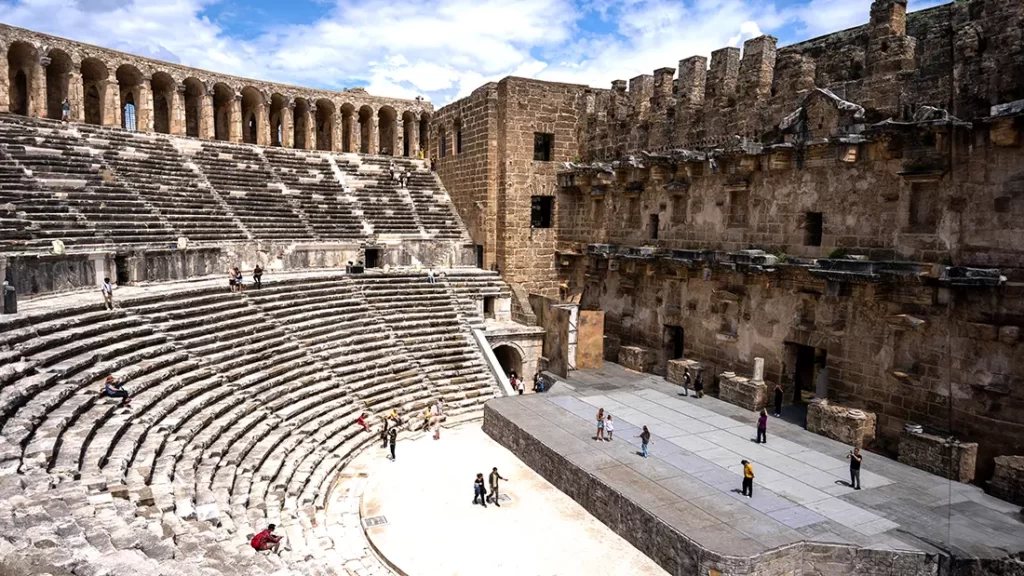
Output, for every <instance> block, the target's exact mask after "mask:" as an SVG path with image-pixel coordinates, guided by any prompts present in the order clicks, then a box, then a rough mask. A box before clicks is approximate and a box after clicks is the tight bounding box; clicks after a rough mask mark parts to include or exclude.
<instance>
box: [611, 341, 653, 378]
mask: <svg viewBox="0 0 1024 576" xmlns="http://www.w3.org/2000/svg"><path fill="white" fill-rule="evenodd" d="M619 364H620V365H621V366H622V367H623V368H629V369H630V370H635V371H637V372H650V371H651V368H652V367H653V366H654V355H653V354H651V351H650V350H648V349H647V348H642V347H640V346H622V347H620V348H619Z"/></svg>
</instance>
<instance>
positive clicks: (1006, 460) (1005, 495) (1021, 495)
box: [988, 456, 1024, 506]
mask: <svg viewBox="0 0 1024 576" xmlns="http://www.w3.org/2000/svg"><path fill="white" fill-rule="evenodd" d="M995 464H996V468H995V472H993V474H992V479H991V480H989V481H988V492H989V494H991V495H993V496H995V497H996V498H1001V499H1003V500H1006V501H1007V502H1012V503H1014V504H1019V505H1021V506H1024V456H997V457H996V459H995Z"/></svg>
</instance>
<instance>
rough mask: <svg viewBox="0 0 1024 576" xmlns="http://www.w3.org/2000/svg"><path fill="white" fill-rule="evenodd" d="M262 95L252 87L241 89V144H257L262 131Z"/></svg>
mask: <svg viewBox="0 0 1024 576" xmlns="http://www.w3.org/2000/svg"><path fill="white" fill-rule="evenodd" d="M263 100H264V99H263V94H261V93H260V91H259V90H257V89H255V88H253V87H252V86H246V87H245V88H242V142H245V143H246V144H258V143H259V142H260V131H261V130H263V113H264V101H263Z"/></svg>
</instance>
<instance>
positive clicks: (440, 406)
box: [434, 398, 444, 418]
mask: <svg viewBox="0 0 1024 576" xmlns="http://www.w3.org/2000/svg"><path fill="white" fill-rule="evenodd" d="M434 412H436V413H437V417H438V418H440V417H441V416H444V404H442V403H441V399H440V398H438V399H437V403H436V404H434Z"/></svg>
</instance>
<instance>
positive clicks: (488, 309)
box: [484, 296, 494, 318]
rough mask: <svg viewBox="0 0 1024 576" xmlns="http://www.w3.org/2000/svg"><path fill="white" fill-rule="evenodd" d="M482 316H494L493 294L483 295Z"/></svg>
mask: <svg viewBox="0 0 1024 576" xmlns="http://www.w3.org/2000/svg"><path fill="white" fill-rule="evenodd" d="M484 318H494V296H484Z"/></svg>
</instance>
